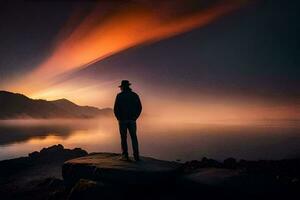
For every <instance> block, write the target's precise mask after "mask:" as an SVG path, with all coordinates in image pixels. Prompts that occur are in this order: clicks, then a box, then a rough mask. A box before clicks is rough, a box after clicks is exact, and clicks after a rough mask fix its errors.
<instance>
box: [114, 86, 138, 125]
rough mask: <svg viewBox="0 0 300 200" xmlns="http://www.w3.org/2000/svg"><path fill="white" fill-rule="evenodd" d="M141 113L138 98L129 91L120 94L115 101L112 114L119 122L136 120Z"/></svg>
mask: <svg viewBox="0 0 300 200" xmlns="http://www.w3.org/2000/svg"><path fill="white" fill-rule="evenodd" d="M141 112H142V104H141V101H140V98H139V96H138V95H137V94H136V93H135V92H132V91H131V90H129V89H128V90H125V91H122V92H120V93H119V94H118V95H117V97H116V101H115V105H114V113H115V116H116V118H117V119H118V120H119V121H122V120H137V118H138V117H139V116H140V114H141Z"/></svg>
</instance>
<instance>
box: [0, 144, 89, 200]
mask: <svg viewBox="0 0 300 200" xmlns="http://www.w3.org/2000/svg"><path fill="white" fill-rule="evenodd" d="M85 155H87V152H86V151H84V150H82V149H80V148H75V149H65V148H64V147H63V146H62V145H54V146H51V147H49V148H43V149H42V150H41V151H39V152H37V151H36V152H32V153H30V154H29V156H27V157H21V158H16V159H10V160H3V161H0V198H1V197H3V198H1V199H43V198H42V195H41V194H42V193H43V192H41V191H44V193H45V195H47V196H48V195H49V193H48V192H47V190H48V189H49V191H51V190H52V189H53V188H55V187H59V188H61V184H58V182H62V176H61V166H62V165H63V163H64V162H65V161H67V160H69V159H72V158H77V157H81V156H85ZM59 180H60V181H59ZM48 182H49V184H50V185H51V187H50V188H49V186H50V185H49V184H42V183H48ZM46 188H47V189H46ZM56 189H57V188H56ZM56 189H55V190H56ZM35 190H37V191H40V192H38V193H40V194H39V195H37V198H35V197H33V195H34V194H35V192H33V191H35ZM38 193H37V194H38Z"/></svg>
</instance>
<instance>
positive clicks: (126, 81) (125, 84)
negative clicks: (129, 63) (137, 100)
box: [119, 80, 131, 87]
mask: <svg viewBox="0 0 300 200" xmlns="http://www.w3.org/2000/svg"><path fill="white" fill-rule="evenodd" d="M130 85H131V83H130V82H129V81H128V80H122V81H121V85H119V87H128V86H130Z"/></svg>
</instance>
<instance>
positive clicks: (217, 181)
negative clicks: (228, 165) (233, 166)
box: [183, 168, 240, 186]
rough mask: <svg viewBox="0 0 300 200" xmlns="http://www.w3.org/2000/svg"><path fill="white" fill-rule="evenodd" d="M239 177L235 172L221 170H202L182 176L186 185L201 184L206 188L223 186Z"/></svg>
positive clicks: (237, 172)
mask: <svg viewBox="0 0 300 200" xmlns="http://www.w3.org/2000/svg"><path fill="white" fill-rule="evenodd" d="M239 175H240V172H239V171H237V170H230V169H221V168H202V169H200V170H198V171H197V172H194V173H191V174H187V175H184V177H183V179H184V181H185V182H186V183H193V184H201V185H207V186H224V185H226V184H227V183H228V182H230V180H231V179H232V178H234V177H237V176H239Z"/></svg>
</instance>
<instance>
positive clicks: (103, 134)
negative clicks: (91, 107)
mask: <svg viewBox="0 0 300 200" xmlns="http://www.w3.org/2000/svg"><path fill="white" fill-rule="evenodd" d="M138 130H139V131H138V137H139V142H140V151H141V152H142V154H143V155H146V156H153V157H156V158H160V159H166V160H176V159H181V160H182V161H185V160H192V159H201V158H202V157H203V156H206V157H210V158H214V159H218V160H222V159H225V158H228V157H235V158H238V159H251V160H256V159H283V158H293V157H300V126H299V123H298V122H289V123H286V122H271V123H270V122H268V123H267V122H260V123H254V124H234V123H232V124H230V123H229V124H228V123H211V124H187V123H186V124H184V123H168V124H166V123H158V122H155V123H154V122H153V121H151V120H148V122H146V121H145V120H144V121H143V120H142V121H140V123H139V124H138ZM119 143H120V138H119V133H118V125H117V123H116V122H115V120H114V119H98V120H10V121H0V160H4V159H9V158H15V157H20V156H25V155H27V154H28V153H30V152H33V151H37V150H40V149H42V148H43V147H48V146H51V145H54V144H63V145H64V146H65V147H66V148H75V147H81V148H83V149H85V150H87V151H88V152H120V144H119Z"/></svg>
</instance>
